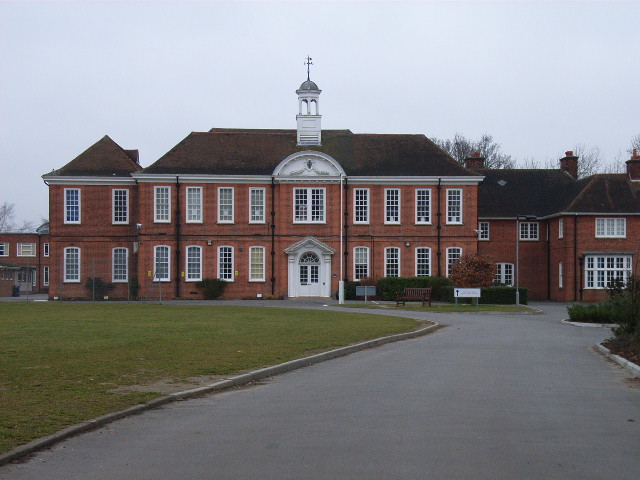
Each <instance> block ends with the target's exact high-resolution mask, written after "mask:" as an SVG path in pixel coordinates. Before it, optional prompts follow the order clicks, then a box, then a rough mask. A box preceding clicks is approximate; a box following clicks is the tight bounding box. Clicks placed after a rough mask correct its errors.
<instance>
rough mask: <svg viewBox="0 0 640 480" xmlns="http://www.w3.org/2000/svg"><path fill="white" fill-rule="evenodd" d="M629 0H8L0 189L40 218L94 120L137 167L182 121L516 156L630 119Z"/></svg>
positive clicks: (627, 124) (93, 133) (616, 128)
mask: <svg viewBox="0 0 640 480" xmlns="http://www.w3.org/2000/svg"><path fill="white" fill-rule="evenodd" d="M639 21H640V2H637V1H628V2H591V3H587V2H480V1H478V2H407V3H404V2H347V1H341V2H340V1H335V2H300V1H296V2H237V1H236V2H176V3H171V2H169V3H157V2H138V3H130V2H38V3H36V2H3V1H0V59H1V61H0V158H1V163H2V166H1V171H0V172H1V173H0V192H1V193H0V203H2V202H4V201H8V202H11V203H15V205H16V216H17V219H18V220H19V221H22V220H32V221H34V222H37V221H39V219H40V218H41V217H45V218H46V217H47V216H48V207H47V201H48V199H47V188H46V186H45V185H44V183H43V182H42V179H41V178H40V176H41V175H42V174H44V173H47V172H49V171H51V170H52V169H55V168H59V167H61V166H62V165H64V164H65V163H67V162H68V161H70V160H71V159H73V158H74V157H76V156H77V155H78V154H80V153H81V152H82V151H84V150H85V149H86V148H88V147H89V146H91V145H92V144H93V143H95V142H96V141H97V140H99V139H100V138H102V137H103V136H104V135H109V136H110V137H111V138H113V139H114V140H115V141H116V142H117V143H118V144H119V145H120V146H122V147H123V148H126V149H134V148H137V149H139V150H140V157H141V164H142V165H143V166H148V165H150V164H151V163H153V162H154V161H156V160H157V159H158V158H159V157H160V156H161V155H163V154H164V153H165V152H166V151H167V150H169V149H170V148H171V147H173V146H174V145H175V144H176V143H178V142H179V141H180V140H182V139H183V138H184V137H186V136H187V135H188V134H189V133H190V132H191V131H206V130H209V129H210V128H212V127H237V128H295V125H296V123H295V115H296V113H297V100H296V95H295V90H296V88H298V87H299V85H300V83H302V82H303V81H304V80H305V79H306V69H305V66H304V65H303V62H304V58H305V57H306V55H307V54H309V55H311V57H312V58H313V62H314V65H313V66H312V70H311V78H312V80H314V81H315V82H316V83H317V84H318V86H319V87H320V88H321V89H322V90H323V93H322V95H321V97H320V109H321V111H320V113H321V114H322V115H323V118H322V126H323V128H327V129H329V128H340V129H343V128H348V129H350V130H352V131H353V132H355V133H424V134H425V135H427V136H428V137H438V138H450V137H453V135H454V134H455V133H456V132H460V133H463V134H464V135H465V136H467V137H472V138H477V137H479V136H480V135H482V134H483V133H489V134H492V135H493V137H494V139H495V140H496V141H497V142H499V143H501V144H502V150H503V152H505V153H508V154H510V155H512V156H514V157H516V158H517V159H519V160H524V159H531V158H533V159H535V160H538V161H542V162H544V161H545V160H548V159H553V160H555V159H557V158H559V157H560V156H561V154H562V153H563V152H564V151H565V150H568V149H572V148H573V147H574V146H575V144H577V143H583V144H586V145H587V146H598V147H600V149H601V150H602V152H603V154H604V156H605V158H606V160H607V161H610V162H613V161H614V160H616V159H619V158H620V156H622V159H623V160H625V159H626V158H628V157H627V154H626V153H625V150H626V149H627V148H628V147H629V144H630V141H631V138H632V137H633V136H634V135H636V134H638V133H640V117H639V112H640V95H638V85H640V62H639V61H638V55H639V52H640V32H639V29H638V25H639Z"/></svg>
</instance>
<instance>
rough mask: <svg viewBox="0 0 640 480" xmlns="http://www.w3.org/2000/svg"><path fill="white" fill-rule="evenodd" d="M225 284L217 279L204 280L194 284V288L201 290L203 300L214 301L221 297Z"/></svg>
mask: <svg viewBox="0 0 640 480" xmlns="http://www.w3.org/2000/svg"><path fill="white" fill-rule="evenodd" d="M226 286H227V282H225V281H224V280H220V279H219V278H205V279H204V280H201V281H199V282H196V287H197V288H199V289H201V290H202V296H203V297H204V299H205V300H215V299H217V298H219V297H221V296H222V294H223V293H224V289H225V287H226Z"/></svg>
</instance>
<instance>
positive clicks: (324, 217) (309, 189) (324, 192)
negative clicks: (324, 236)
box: [292, 186, 327, 224]
mask: <svg viewBox="0 0 640 480" xmlns="http://www.w3.org/2000/svg"><path fill="white" fill-rule="evenodd" d="M299 190H305V191H306V195H307V197H306V207H307V208H306V215H305V216H306V218H307V220H299V219H297V218H296V217H297V215H296V206H297V204H296V192H297V191H299ZM313 190H320V191H322V220H313ZM292 200H293V202H292V203H293V205H292V206H293V223H294V224H326V223H327V187H319V186H313V187H294V188H293V191H292ZM309 219H311V220H309Z"/></svg>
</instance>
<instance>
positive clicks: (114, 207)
mask: <svg viewBox="0 0 640 480" xmlns="http://www.w3.org/2000/svg"><path fill="white" fill-rule="evenodd" d="M118 193H124V206H123V205H118V199H117V198H116V197H117V195H118ZM122 208H124V217H125V219H124V220H118V218H121V217H122V214H121V213H120V215H118V209H122ZM111 223H112V224H113V225H128V224H129V189H128V188H113V189H111Z"/></svg>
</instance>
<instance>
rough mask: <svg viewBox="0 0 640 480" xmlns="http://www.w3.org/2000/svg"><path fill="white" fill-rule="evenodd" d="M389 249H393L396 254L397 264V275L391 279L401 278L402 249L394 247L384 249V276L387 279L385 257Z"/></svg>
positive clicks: (387, 264) (386, 258)
mask: <svg viewBox="0 0 640 480" xmlns="http://www.w3.org/2000/svg"><path fill="white" fill-rule="evenodd" d="M391 249H395V250H396V251H397V252H398V263H397V267H398V275H394V276H393V277H392V278H396V277H401V276H402V249H401V248H400V247H394V246H390V247H384V276H385V277H387V276H388V275H387V267H388V266H389V263H388V261H387V260H388V257H387V252H389V251H390V250H391Z"/></svg>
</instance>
